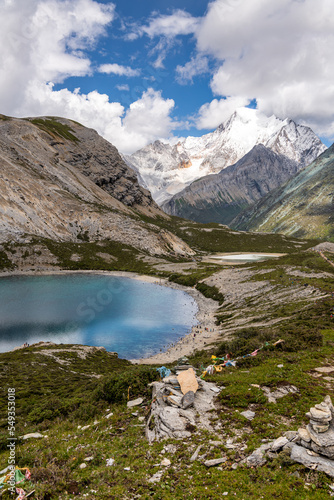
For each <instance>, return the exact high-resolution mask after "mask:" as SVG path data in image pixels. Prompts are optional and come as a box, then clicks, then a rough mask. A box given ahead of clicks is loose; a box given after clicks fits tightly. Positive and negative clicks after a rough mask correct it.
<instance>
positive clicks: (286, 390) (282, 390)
mask: <svg viewBox="0 0 334 500" xmlns="http://www.w3.org/2000/svg"><path fill="white" fill-rule="evenodd" d="M261 389H262V390H263V392H264V394H265V396H266V397H267V399H268V402H269V403H276V400H277V399H280V398H283V397H284V396H286V395H287V394H294V393H296V392H298V389H297V387H295V386H294V385H290V384H285V385H281V386H280V387H277V389H276V390H275V391H273V392H271V390H270V388H269V387H266V386H263V387H261Z"/></svg>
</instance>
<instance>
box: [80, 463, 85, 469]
mask: <svg viewBox="0 0 334 500" xmlns="http://www.w3.org/2000/svg"><path fill="white" fill-rule="evenodd" d="M86 467H87V464H85V463H82V464H80V465H79V469H85V468H86Z"/></svg>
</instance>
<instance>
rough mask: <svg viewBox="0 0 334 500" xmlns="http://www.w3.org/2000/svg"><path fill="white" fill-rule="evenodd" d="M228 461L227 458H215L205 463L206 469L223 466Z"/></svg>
mask: <svg viewBox="0 0 334 500" xmlns="http://www.w3.org/2000/svg"><path fill="white" fill-rule="evenodd" d="M226 460H227V458H226V457H221V458H214V459H213V460H206V461H205V462H204V465H205V466H206V467H214V466H215V465H219V464H223V463H224V462H226Z"/></svg>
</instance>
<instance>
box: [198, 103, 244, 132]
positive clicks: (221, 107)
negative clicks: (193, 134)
mask: <svg viewBox="0 0 334 500" xmlns="http://www.w3.org/2000/svg"><path fill="white" fill-rule="evenodd" d="M249 102H250V101H249V99H246V98H244V97H228V98H226V99H219V100H218V99H214V100H213V101H211V102H210V103H206V104H203V106H201V107H200V109H199V112H198V116H197V117H196V118H195V123H196V127H197V128H198V129H213V128H216V127H218V125H220V124H221V123H222V122H224V121H225V120H227V118H229V117H230V116H231V115H232V114H233V112H234V111H235V110H236V109H237V108H239V107H243V106H247V105H248V104H249Z"/></svg>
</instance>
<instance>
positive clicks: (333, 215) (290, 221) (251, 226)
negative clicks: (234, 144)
mask: <svg viewBox="0 0 334 500" xmlns="http://www.w3.org/2000/svg"><path fill="white" fill-rule="evenodd" d="M231 226H232V227H234V228H237V229H243V230H245V229H246V230H257V231H273V232H279V233H284V234H287V235H293V236H298V237H306V238H323V239H327V240H330V241H334V145H332V146H331V147H330V148H328V149H327V151H325V152H324V153H323V154H322V155H321V156H320V157H319V158H318V159H317V160H315V161H314V162H313V163H312V164H311V165H309V166H308V167H305V168H304V169H303V170H301V171H300V172H298V173H297V174H296V175H295V176H294V177H293V178H292V179H290V181H288V182H287V183H286V184H285V185H284V186H282V187H280V188H278V189H276V190H274V191H273V192H272V193H269V194H268V195H267V196H265V197H264V198H263V199H261V200H260V201H259V202H257V203H256V204H254V205H253V206H252V207H251V208H250V209H248V210H247V211H246V212H243V213H242V214H240V215H239V216H238V217H237V218H236V219H235V220H234V221H233V222H232V224H231Z"/></svg>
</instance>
